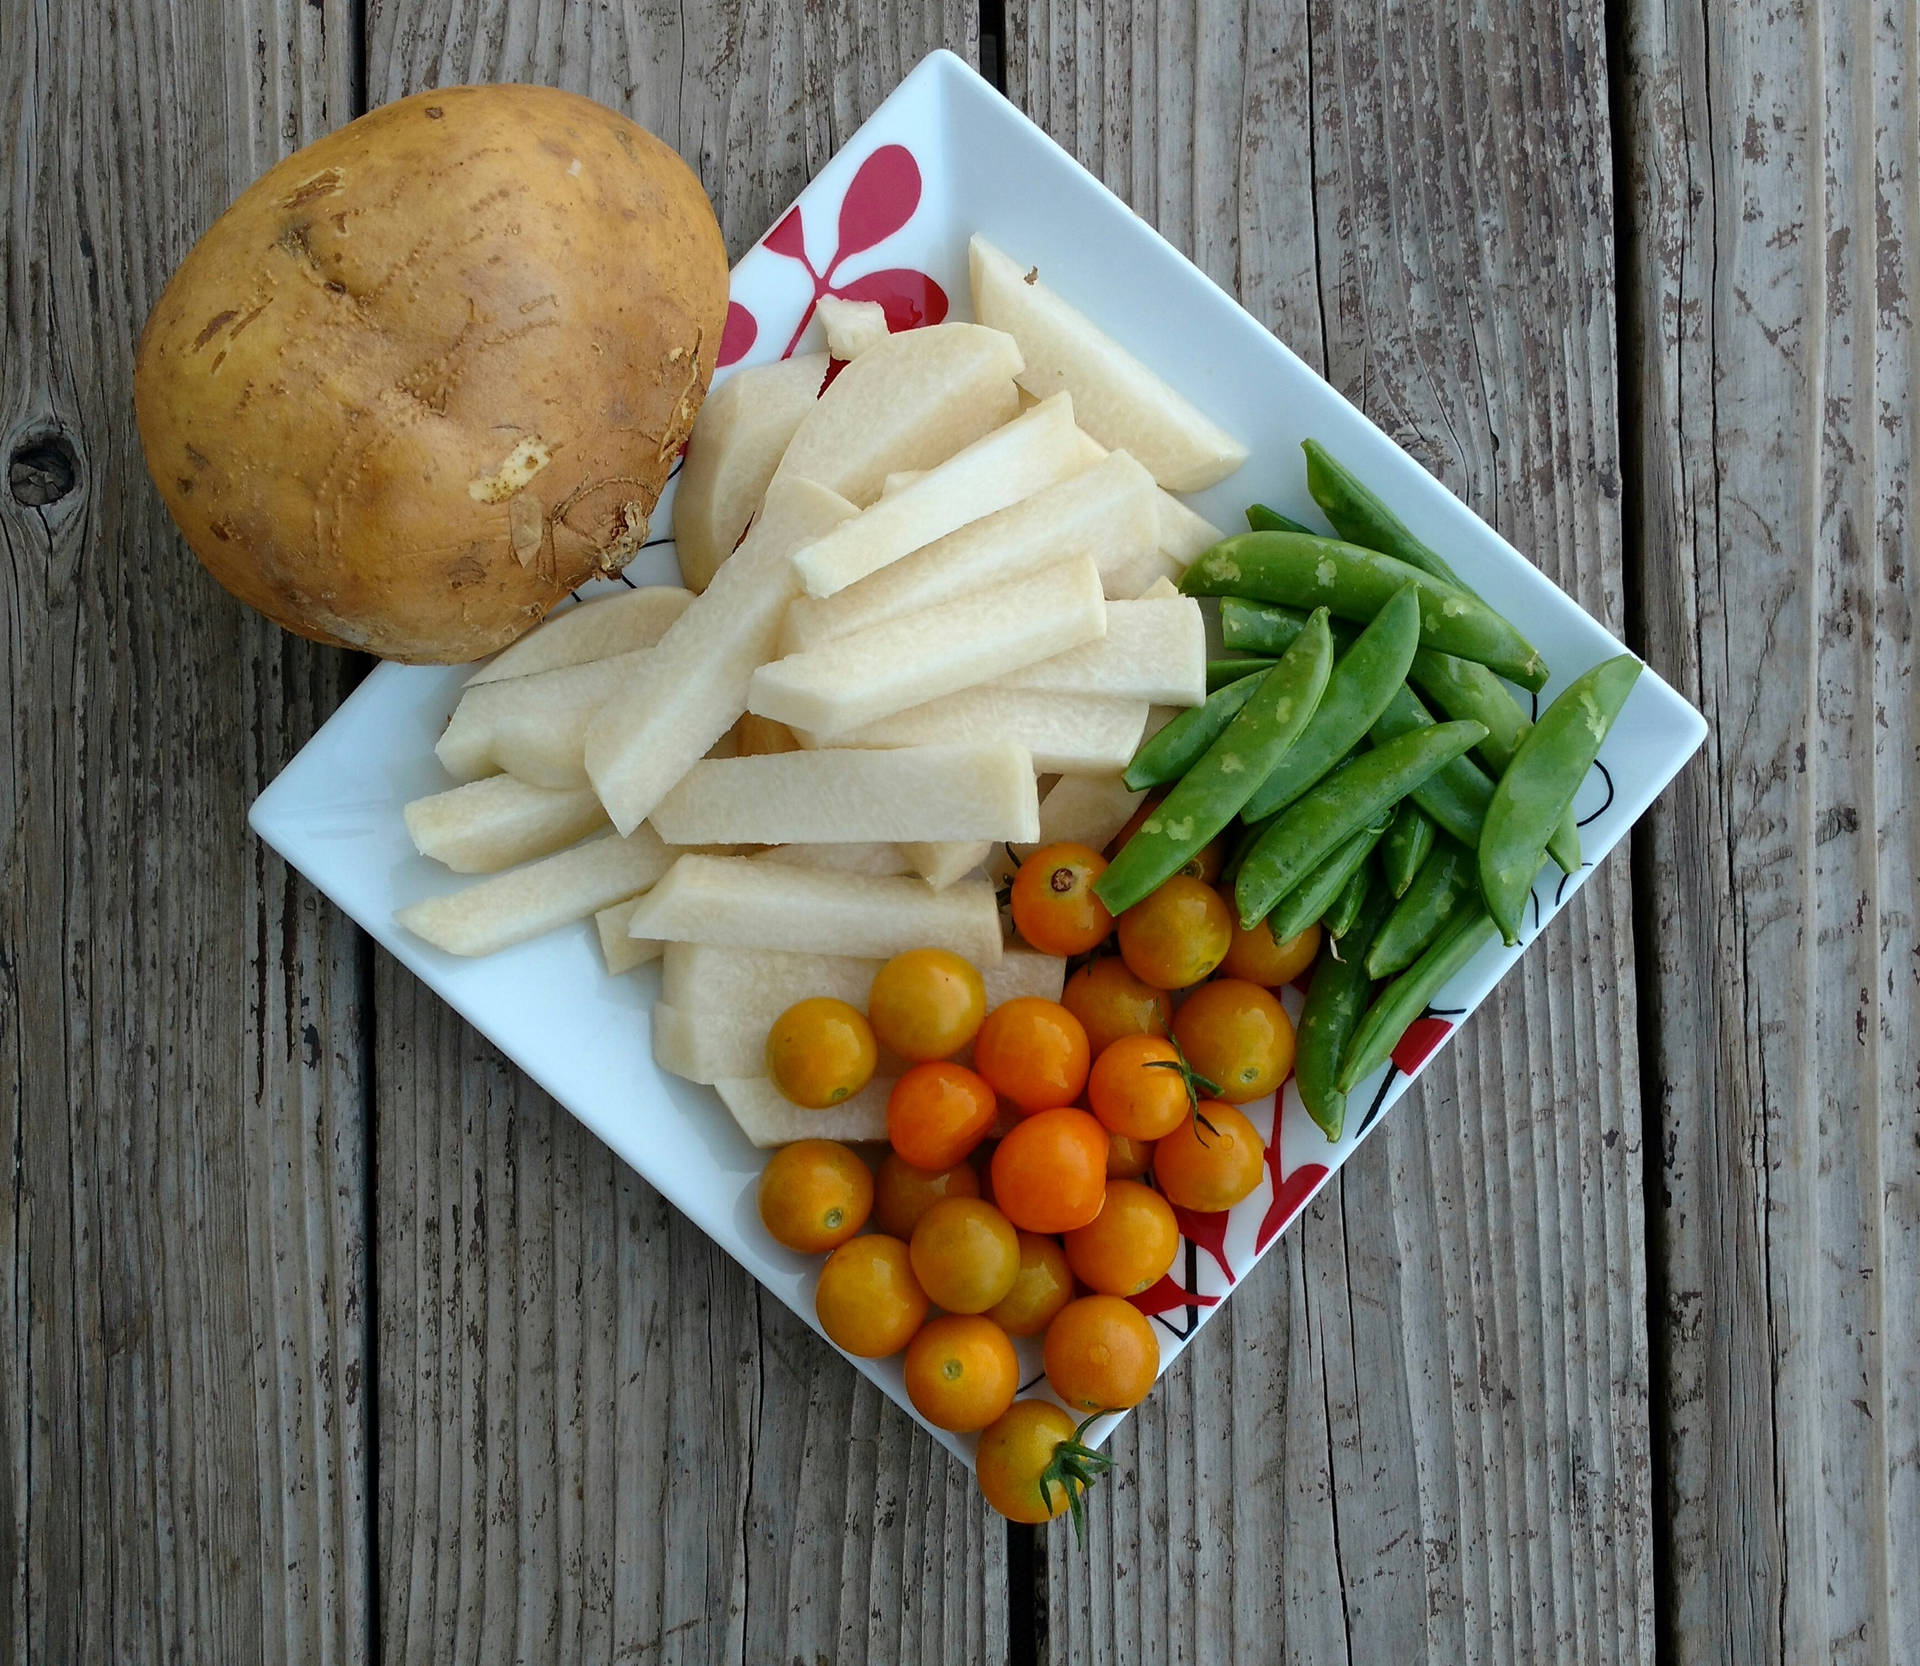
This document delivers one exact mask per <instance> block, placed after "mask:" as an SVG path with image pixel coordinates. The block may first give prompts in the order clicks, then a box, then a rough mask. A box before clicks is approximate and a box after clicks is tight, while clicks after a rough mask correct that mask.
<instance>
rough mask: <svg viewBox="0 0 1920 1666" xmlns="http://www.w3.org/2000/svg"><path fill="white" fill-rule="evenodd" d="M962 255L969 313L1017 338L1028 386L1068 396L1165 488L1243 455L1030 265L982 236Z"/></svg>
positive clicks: (1184, 488)
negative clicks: (1033, 274) (969, 284)
mask: <svg viewBox="0 0 1920 1666" xmlns="http://www.w3.org/2000/svg"><path fill="white" fill-rule="evenodd" d="M967 254H968V263H969V266H970V269H971V275H972V279H973V312H974V316H975V317H976V318H978V319H980V320H981V321H982V322H983V323H986V324H989V325H991V326H993V327H994V328H996V329H1001V330H1005V331H1007V332H1008V333H1009V334H1010V335H1012V336H1013V337H1014V339H1015V340H1016V341H1018V342H1019V344H1020V353H1021V356H1022V357H1023V358H1024V359H1025V361H1026V365H1025V368H1024V369H1023V370H1022V371H1021V373H1020V385H1021V386H1022V387H1023V388H1025V389H1026V390H1027V391H1028V392H1029V393H1034V394H1037V395H1039V396H1040V397H1041V398H1043V399H1044V398H1046V397H1047V396H1048V395H1050V394H1055V393H1060V392H1063V391H1064V392H1069V393H1071V394H1072V395H1073V400H1074V408H1075V410H1076V411H1077V412H1078V413H1079V417H1080V425H1081V427H1083V428H1085V429H1086V431H1087V432H1088V433H1089V434H1091V435H1092V436H1093V437H1094V438H1095V439H1096V440H1098V441H1099V442H1100V443H1101V444H1102V445H1105V446H1110V447H1112V448H1114V449H1116V450H1124V451H1130V452H1132V453H1133V455H1134V456H1136V457H1138V458H1139V459H1140V461H1141V462H1142V463H1144V464H1145V465H1146V467H1147V468H1148V469H1149V470H1150V471H1151V472H1152V474H1153V477H1154V479H1155V480H1157V481H1159V482H1160V484H1161V485H1162V486H1165V487H1166V488H1167V489H1168V490H1170V491H1176V492H1194V491H1199V490H1200V489H1201V488H1202V487H1203V486H1211V485H1212V484H1213V483H1214V482H1215V481H1217V480H1224V479H1225V478H1226V477H1227V476H1228V475H1229V474H1231V473H1232V472H1233V471H1234V470H1235V469H1237V468H1238V467H1239V466H1240V465H1241V464H1242V463H1244V462H1245V461H1246V460H1247V448H1246V447H1245V446H1244V445H1242V444H1241V443H1240V442H1239V441H1238V440H1236V439H1235V438H1234V437H1233V436H1232V435H1231V434H1229V433H1227V432H1226V431H1225V430H1224V429H1222V428H1221V427H1219V426H1218V425H1217V424H1216V423H1214V422H1212V421H1211V420H1209V419H1208V418H1207V417H1206V416H1204V415H1203V414H1202V413H1201V412H1200V411H1199V410H1198V409H1197V408H1196V407H1195V406H1194V405H1193V404H1191V403H1190V402H1189V401H1188V400H1186V399H1184V398H1182V397H1181V396H1180V395H1179V394H1178V393H1176V392H1175V391H1174V390H1173V389H1172V388H1171V387H1169V386H1168V385H1167V383H1166V382H1164V381H1162V380H1161V378H1160V377H1158V376H1156V375H1155V374H1154V373H1153V372H1152V371H1151V370H1149V369H1148V368H1147V367H1146V366H1145V365H1143V364H1142V363H1141V362H1140V361H1139V360H1138V359H1136V358H1135V357H1134V356H1133V355H1132V354H1131V353H1129V352H1128V351H1127V350H1126V349H1125V348H1124V347H1122V346H1121V345H1120V344H1119V343H1118V342H1117V341H1115V340H1114V339H1113V338H1112V337H1111V336H1109V335H1108V334H1107V333H1106V332H1105V331H1104V330H1101V329H1100V328H1099V327H1098V326H1096V325H1095V324H1094V323H1093V322H1092V321H1091V320H1090V319H1088V318H1086V317H1084V316H1083V315H1082V314H1081V313H1079V312H1077V311H1076V310H1075V309H1074V308H1073V307H1071V306H1070V305H1068V304H1067V302H1066V301H1065V300H1063V299H1062V298H1061V297H1060V296H1059V295H1057V294H1055V293H1054V291H1053V290H1051V289H1049V288H1048V287H1047V286H1046V285H1045V284H1044V283H1041V282H1038V281H1037V280H1033V279H1030V277H1029V273H1028V269H1027V268H1025V267H1023V266H1021V265H1020V264H1018V263H1017V262H1016V261H1014V260H1011V259H1009V258H1008V256H1006V255H1005V254H1003V253H1001V251H1000V250H998V249H996V248H995V247H994V246H993V245H992V244H991V243H989V242H987V241H986V239H985V238H982V237H975V238H974V239H973V241H972V242H971V243H970V244H969V245H968V249H967Z"/></svg>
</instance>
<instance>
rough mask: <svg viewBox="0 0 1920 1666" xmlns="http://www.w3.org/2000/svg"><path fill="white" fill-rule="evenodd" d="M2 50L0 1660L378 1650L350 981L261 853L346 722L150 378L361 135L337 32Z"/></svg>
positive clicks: (112, 31) (119, 33)
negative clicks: (220, 542)
mask: <svg viewBox="0 0 1920 1666" xmlns="http://www.w3.org/2000/svg"><path fill="white" fill-rule="evenodd" d="M6 40H7V47H6V50H5V52H4V53H0V75H4V77H5V91H6V95H7V109H8V112H9V114H8V119H7V121H6V123H5V126H4V131H3V132H0V174H3V175H4V176H5V179H6V182H7V191H8V221H7V226H6V231H5V233H4V234H0V235H4V240H5V241H4V246H5V249H6V258H5V261H4V269H5V273H6V280H5V281H6V285H7V296H6V316H5V322H4V325H0V364H4V366H5V371H4V374H3V375H0V400H3V402H4V410H3V411H0V424H3V434H4V438H3V439H0V445H3V446H4V450H5V452H6V454H7V456H8V458H9V460H10V467H9V470H8V476H9V478H8V481H7V484H6V486H5V487H4V488H3V489H0V541H3V542H4V545H5V551H6V559H5V562H4V565H3V566H0V591H3V594H0V617H4V618H5V620H6V629H5V631H4V633H0V661H4V667H5V669H4V678H3V679H0V680H3V682H4V687H5V690H6V701H7V724H6V730H5V735H4V739H3V740H0V760H4V761H3V762H0V771H3V772H4V779H5V788H6V796H7V814H6V820H5V823H4V828H5V831H4V835H0V837H3V838H4V844H0V869H3V870H4V873H5V883H4V886H0V891H3V892H4V898H5V902H4V916H3V918H4V923H3V924H0V968H4V973H3V974H0V976H3V982H0V1056H4V1058H5V1059H6V1077H7V1083H8V1100H7V1122H8V1129H7V1140H8V1143H9V1144H10V1146H11V1149H12V1151H13V1153H14V1161H13V1165H12V1174H11V1179H10V1181H9V1184H8V1185H7V1187H6V1188H5V1190H4V1193H3V1194H0V1241H4V1242H5V1243H6V1245H7V1246H8V1250H9V1255H10V1270H9V1276H8V1278H7V1281H6V1282H7V1297H6V1299H5V1302H4V1304H0V1314H3V1315H4V1320H3V1328H0V1416H4V1420H5V1425H6V1454H7V1456H6V1462H5V1464H4V1466H3V1467H0V1495H4V1496H0V1565H3V1566H4V1568H5V1582H4V1584H0V1655H3V1656H4V1657H5V1658H7V1659H9V1660H15V1661H22V1662H29V1661H34V1662H37V1661H46V1662H49V1663H53V1662H67V1661H80V1660H161V1659H191V1660H247V1661H255V1660H258V1661H279V1660H325V1661H353V1660H360V1659H364V1658H366V1656H367V1653H368V1648H367V1644H368V1634H367V1630H366V1624H365V1621H366V1615H367V1612H368V1606H369V1603H370V1600H371V1591H370V1587H369V1583H368V1577H367V1575H368V1571H369V1569H368V1563H369V1543H368V1537H367V1527H368V1521H369V1514H370V1505H371V1500H370V1489H369V1486H368V1462H369V1458H370V1453H369V1451H368V1445H367V1439H366V1435H367V1402H368V1393H369V1392H370V1386H371V1385H370V1384H368V1383H367V1382H366V1380H365V1379H366V1377H367V1375H368V1373H369V1369H370V1364H369V1361H368V1359H367V1350H366V1347H365V1338H364V1331H365V1325H366V1309H365V1296H366V1291H367V1273H366V1268H365V1265H364V1256H365V1250H366V1239H365V1201H366V1198H365V1188H366V1173H365V1163H364V1149H365V1133H366V1124H365V1121H364V1119H363V1116H362V1110H363V1094H364V1088H365V1082H364V1075H363V1070H362V1058H361V1054H362V1041H361V1037H362V1033H363V1032H362V1021H363V1004H362V993H361V984H362V973H363V970H364V965H363V960H362V953H361V950H360V948H359V946H358V945H357V944H356V942H355V941H354V934H353V933H352V931H351V930H350V929H349V928H348V927H347V926H346V925H345V924H344V923H343V922H342V921H341V920H340V919H339V918H338V916H337V915H335V914H334V913H333V912H332V911H331V910H328V909H325V908H323V907H322V906H321V905H320V903H319V899H318V898H317V897H316V896H315V895H314V893H313V892H312V891H311V890H309V889H308V888H307V887H305V886H303V885H301V884H299V883H297V882H295V881H294V880H293V879H292V878H291V876H290V875H288V874H287V872H286V870H285V868H284V865H283V864H282V863H280V862H279V861H278V859H277V858H273V857H271V856H270V855H269V854H268V853H267V852H265V851H264V850H263V849H262V848H261V847H259V846H258V845H257V844H256V843H255V841H254V840H253V839H252V837H251V835H250V834H249V833H248V832H247V829H246V825H245V813H246V807H247V804H248V801H249V800H250V798H251V797H252V796H253V794H254V793H255V792H256V791H257V790H258V789H259V788H260V787H261V786H262V785H264V783H265V782H266V781H267V780H268V779H270V778H271V777H272V776H273V774H274V773H275V772H276V771H277V770H278V769H279V767H280V766H281V764H282V763H284V762H285V760H286V759H287V758H288V757H289V756H290V755H291V754H292V752H293V751H294V750H295V749H296V748H297V747H298V746H299V745H300V743H301V742H302V741H303V740H304V739H305V737H306V735H307V734H308V733H309V732H310V731H311V730H312V729H313V727H314V726H315V725H316V724H317V723H318V721H319V720H320V719H321V718H322V717H323V716H324V715H325V714H326V713H327V712H329V711H330V710H331V709H332V708H333V707H334V706H335V705H336V704H337V703H338V701H339V699H340V697H341V696H342V694H343V693H344V692H345V691H346V689H347V688H348V687H349V686H350V683H351V680H352V675H353V673H352V667H351V666H350V664H349V663H348V662H347V661H346V660H345V659H344V658H343V656H340V655H338V654H334V653H330V652H326V651H324V650H317V649H313V648H311V647H309V646H308V645H307V644H305V643H301V642H297V641H294V640H292V639H291V638H288V637H286V636H284V635H282V634H281V633H280V632H279V631H277V630H275V629H274V628H273V627H271V626H269V625H266V624H265V623H264V622H262V621H261V620H258V619H256V618H254V617H252V616H251V615H249V614H247V613H245V612H244V610H243V609H241V608H240V607H239V605H238V604H237V603H234V602H232V601H231V600H229V599H228V598H227V597H226V596H225V595H224V594H223V593H222V592H221V591H219V590H218V589H217V588H216V587H215V585H214V584H213V582H212V581H211V580H210V579H209V578H207V577H206V575H205V574H204V573H203V572H202V571H201V570H200V568H199V566H198V564H197V563H195V562H194V560H193V559H192V557H191V556H190V555H189V554H188V553H187V551H186V549H185V547H184V546H183V545H182V544H181V542H180V541H179V539H178V538H177V537H175V536H174V534H173V531H172V529H171V526H170V525H169V523H168V521H167V518H166V516H165V514H164V512H163V511H162V509H161V507H160V505H159V502H158V500H157V499H156V497H155V496H154V494H153V492H152V491H151V489H150V487H149V486H148V483H147V479H146V474H145V470H144V468H143V465H142V462H141V457H140V450H139V445H138V441H137V438H136V436H135V433H134V425H133V409H132V395H131V377H132V360H133V344H134V340H135V337H136V335H137V334H138V331H139V329H140V326H141V323H142V321H143V319H144V318H145V315H146V311H147V308H148V306H149V305H150V304H151V303H152V301H153V299H154V297H155V296H156V295H157V294H158V293H159V290H160V286H161V284H162V283H163V282H164V281H165V279H166V277H167V275H168V273H169V272H170V271H171V269H172V267H173V265H174V263H175V262H176V261H177V260H178V259H179V258H180V257H181V255H183V254H184V253H185V251H186V249H187V247H188V245H189V243H190V242H191V240H192V239H193V238H194V236H196V235H197V234H198V233H199V232H200V231H201V230H202V229H203V228H204V227H205V225H206V224H207V223H208V221H210V220H211V219H212V218H213V216H214V215H215V214H216V213H217V212H218V211H219V210H220V209H221V208H222V207H224V206H225V204H226V202H227V200H228V198H229V197H230V196H231V195H232V194H233V193H234V192H236V191H237V190H238V189H239V188H240V187H242V186H243V185H245V184H246V183H247V182H248V181H250V180H251V179H252V178H253V177H254V175H255V174H256V173H258V172H259V171H260V170H261V169H263V168H264V167H266V166H267V165H268V164H269V163H270V162H272V161H273V160H274V159H275V158H277V157H278V156H280V155H281V154H283V153H284V152H285V151H287V150H289V149H291V148H292V147H293V146H294V145H296V144H298V143H300V142H303V141H304V140H306V139H308V138H312V137H316V136H317V135H318V134H319V133H321V132H322V131H324V130H325V129H326V128H327V127H329V126H331V125H333V124H335V123H336V122H338V121H339V120H341V119H342V118H343V117H344V115H345V114H347V106H348V103H349V101H350V98H351V88H352V83H353V77H354V66H355V63H356V61H357V53H358V44H359V43H358V40H357V38H356V36H355V32H354V29H353V27H352V20H351V13H350V8H349V7H347V6H345V5H334V4H332V3H331V0H329V3H327V4H324V5H314V4H302V3H299V0H228V3H225V4H221V5H210V6H195V7H180V6H174V5H169V4H167V3H165V0H114V3H111V4H108V3H91V0H82V3H76V4H73V5H63V6H60V7H57V8H48V7H37V8H35V7H13V8H10V9H9V12H8V21H7V24H6Z"/></svg>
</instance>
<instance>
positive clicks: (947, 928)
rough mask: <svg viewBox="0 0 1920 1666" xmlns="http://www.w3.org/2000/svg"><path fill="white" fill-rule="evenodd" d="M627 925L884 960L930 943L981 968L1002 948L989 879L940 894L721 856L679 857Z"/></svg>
mask: <svg viewBox="0 0 1920 1666" xmlns="http://www.w3.org/2000/svg"><path fill="white" fill-rule="evenodd" d="M627 929H628V930H629V931H631V932H632V933H633V934H634V935H635V936H636V937H660V938H664V939H666V940H667V941H669V942H687V943H718V944H721V945H723V946H730V947H736V948H767V949H796V950H803V951H811V952H814V953H819V954H843V955H856V956H862V957H869V958H879V959H885V958H886V957H888V956H890V955H896V954H900V953H902V952H904V951H905V950H907V949H912V948H919V947H922V946H926V947H931V948H941V949H951V950H953V952H954V953H955V954H958V955H962V956H964V957H965V958H966V959H968V960H971V961H973V962H974V964H975V965H978V966H984V965H988V964H991V963H992V962H994V961H997V960H998V959H999V958H1000V953H1001V941H1000V911H999V908H998V906H997V904H996V903H995V901H994V895H993V888H992V886H990V885H988V884H987V883H986V882H985V881H984V880H979V881H974V880H962V881H961V882H960V883H959V884H957V885H951V886H949V887H948V888H947V889H946V890H944V891H934V890H929V889H928V887H927V886H926V885H925V884H923V883H922V882H921V881H920V880H917V879H910V878H900V879H867V878H864V877H862V876H861V875H858V874H840V873H816V872H810V871H809V870H807V869H805V868H786V867H781V866H779V865H778V864H777V863H772V862H749V861H744V860H742V859H739V858H728V857H719V856H683V857H681V859H680V860H679V861H678V862H676V863H675V864H674V865H673V867H672V869H671V870H670V871H669V872H668V874H667V876H666V878H665V879H663V880H662V881H661V882H660V883H659V884H658V885H656V886H655V887H654V888H653V890H652V891H650V892H649V893H648V894H647V895H646V896H644V897H642V898H641V899H640V904H639V906H638V907H637V908H636V909H635V910H634V913H633V919H632V921H631V922H630V923H629V925H628V928H627Z"/></svg>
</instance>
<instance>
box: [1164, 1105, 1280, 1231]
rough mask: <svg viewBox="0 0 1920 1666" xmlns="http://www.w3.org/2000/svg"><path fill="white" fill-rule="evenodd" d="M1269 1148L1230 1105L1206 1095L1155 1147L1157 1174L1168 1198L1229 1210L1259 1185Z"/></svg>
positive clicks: (1191, 1206) (1189, 1205)
mask: <svg viewBox="0 0 1920 1666" xmlns="http://www.w3.org/2000/svg"><path fill="white" fill-rule="evenodd" d="M1266 1160H1267V1148H1266V1147H1265V1146H1264V1145H1262V1144H1261V1143H1260V1131H1259V1130H1258V1129H1257V1128H1255V1127H1254V1125H1253V1124H1252V1123H1251V1122H1249V1121H1248V1120H1247V1119H1246V1118H1245V1117H1244V1116H1242V1115H1241V1114H1240V1112H1239V1111H1238V1110H1236V1109H1235V1108H1234V1107H1233V1106H1232V1105H1229V1104H1226V1103H1225V1102H1223V1101H1221V1100H1218V1099H1203V1100H1201V1101H1200V1104H1199V1107H1198V1109H1196V1110H1195V1111H1194V1113H1193V1115H1192V1116H1190V1117H1189V1118H1188V1119H1187V1120H1186V1121H1185V1122H1184V1123H1182V1124H1181V1125H1180V1127H1178V1128H1176V1129H1175V1130H1174V1131H1173V1132H1172V1133H1171V1134H1169V1135H1167V1137H1166V1138H1165V1139H1163V1140H1161V1141H1160V1142H1159V1143H1158V1144H1156V1145H1155V1146H1154V1148H1153V1178H1154V1179H1155V1180H1156V1181H1157V1182H1158V1183H1159V1186H1160V1190H1161V1193H1162V1194H1163V1195H1164V1196H1165V1198H1166V1200H1167V1201H1168V1202H1169V1203H1177V1204H1178V1205H1179V1206H1180V1207H1181V1208H1182V1209H1196V1210H1199V1211H1201V1212H1202V1213H1211V1212H1213V1211H1214V1210H1218V1209H1231V1208H1232V1207H1233V1206H1234V1205H1235V1204H1236V1203H1238V1202H1239V1201H1240V1200H1241V1199H1242V1198H1244V1197H1246V1196H1247V1195H1248V1194H1249V1193H1251V1192H1252V1191H1253V1189H1254V1187H1256V1186H1257V1185H1259V1184H1260V1174H1261V1171H1262V1170H1263V1169H1264V1168H1265V1167H1266Z"/></svg>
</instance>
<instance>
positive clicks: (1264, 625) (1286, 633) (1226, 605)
mask: <svg viewBox="0 0 1920 1666" xmlns="http://www.w3.org/2000/svg"><path fill="white" fill-rule="evenodd" d="M1306 628H1307V616H1306V615H1305V614H1304V613H1302V612H1301V611H1300V609H1299V608H1297V607H1282V606H1281V605H1280V604H1279V603H1278V602H1250V601H1247V600H1246V599H1244V598H1243V597H1240V596H1222V597H1221V598H1220V639H1221V641H1223V642H1225V643H1226V645H1227V648H1228V650H1229V651H1230V652H1232V653H1236V654H1284V653H1285V652H1286V651H1287V650H1288V649H1289V648H1291V647H1292V646H1293V639H1294V638H1295V637H1296V636H1298V635H1299V634H1300V633H1301V632H1302V631H1303V630H1305V629H1306Z"/></svg>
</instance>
